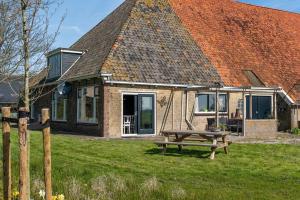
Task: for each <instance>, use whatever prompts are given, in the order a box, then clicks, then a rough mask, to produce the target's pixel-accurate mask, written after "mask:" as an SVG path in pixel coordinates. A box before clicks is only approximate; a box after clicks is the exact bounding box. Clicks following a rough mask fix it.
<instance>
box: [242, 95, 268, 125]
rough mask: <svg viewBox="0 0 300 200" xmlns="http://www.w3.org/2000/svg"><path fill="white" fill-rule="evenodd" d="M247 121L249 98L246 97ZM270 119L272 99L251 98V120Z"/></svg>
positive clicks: (248, 117) (248, 116)
mask: <svg viewBox="0 0 300 200" xmlns="http://www.w3.org/2000/svg"><path fill="white" fill-rule="evenodd" d="M246 111H247V115H246V117H247V119H250V118H251V117H250V96H247V97H246ZM271 118H272V97H271V96H255V95H253V96H252V119H271Z"/></svg>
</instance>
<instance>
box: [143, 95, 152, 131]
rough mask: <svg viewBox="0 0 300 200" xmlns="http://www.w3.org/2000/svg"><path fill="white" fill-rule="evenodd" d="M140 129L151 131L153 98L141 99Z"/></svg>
mask: <svg viewBox="0 0 300 200" xmlns="http://www.w3.org/2000/svg"><path fill="white" fill-rule="evenodd" d="M140 118H141V124H140V126H141V127H140V128H141V129H153V97H142V99H141V117H140Z"/></svg>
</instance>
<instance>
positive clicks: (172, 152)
mask: <svg viewBox="0 0 300 200" xmlns="http://www.w3.org/2000/svg"><path fill="white" fill-rule="evenodd" d="M219 153H220V152H218V151H217V152H216V154H219ZM145 154H149V155H156V154H160V155H162V156H173V157H195V158H209V156H210V151H209V150H195V149H182V150H181V151H179V150H178V148H167V151H166V152H165V153H163V151H162V149H160V148H152V149H148V150H146V152H145Z"/></svg>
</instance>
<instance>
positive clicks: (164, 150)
mask: <svg viewBox="0 0 300 200" xmlns="http://www.w3.org/2000/svg"><path fill="white" fill-rule="evenodd" d="M166 152H167V145H166V144H163V145H162V154H165V153H166Z"/></svg>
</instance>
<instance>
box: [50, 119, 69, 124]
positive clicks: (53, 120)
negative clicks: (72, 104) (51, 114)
mask: <svg viewBox="0 0 300 200" xmlns="http://www.w3.org/2000/svg"><path fill="white" fill-rule="evenodd" d="M52 122H61V123H65V122H67V120H57V119H52Z"/></svg>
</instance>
